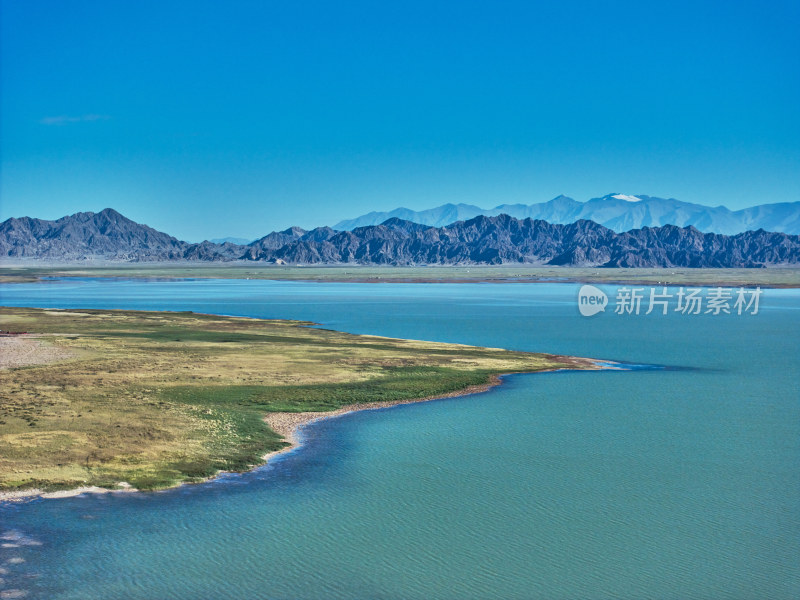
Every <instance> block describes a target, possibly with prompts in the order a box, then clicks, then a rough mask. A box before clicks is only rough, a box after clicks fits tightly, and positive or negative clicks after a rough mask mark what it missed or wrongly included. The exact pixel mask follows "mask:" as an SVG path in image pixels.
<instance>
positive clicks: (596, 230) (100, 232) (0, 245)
mask: <svg viewBox="0 0 800 600" xmlns="http://www.w3.org/2000/svg"><path fill="white" fill-rule="evenodd" d="M0 257H6V258H28V259H40V260H48V261H58V262H65V261H83V260H109V261H127V262H145V261H148V262H154V261H234V260H246V261H261V262H268V263H278V264H342V263H346V264H379V265H431V264H437V265H443V264H532V265H537V264H538V265H545V264H546V265H565V266H599V267H763V266H771V265H794V264H798V263H800V236H797V235H789V234H785V233H777V232H767V231H764V230H762V229H759V230H757V231H747V232H744V233H740V234H737V235H733V236H727V235H722V234H715V233H703V232H701V231H699V230H698V229H696V228H695V227H692V226H689V227H678V226H675V225H665V226H662V227H643V228H639V229H633V230H630V231H627V232H623V233H617V232H615V231H613V230H612V229H610V228H608V227H605V226H603V225H600V224H598V223H595V222H593V221H589V220H586V219H581V220H578V221H576V222H575V223H570V224H566V225H564V224H554V223H549V222H547V221H544V220H540V219H531V218H525V219H517V218H514V217H511V216H509V215H506V214H501V215H497V216H492V217H487V216H484V215H479V216H477V217H474V218H471V219H468V220H465V221H457V222H455V223H452V224H449V225H447V226H444V227H431V226H427V225H422V224H419V223H413V222H411V221H407V220H402V219H398V218H391V219H388V220H386V221H385V222H383V223H381V224H379V225H370V226H366V227H357V228H355V229H354V230H352V231H337V230H335V229H332V228H330V227H319V228H317V229H313V230H311V231H305V230H304V229H301V228H299V227H291V228H289V229H286V230H284V231H280V232H273V233H270V234H268V235H266V236H264V237H262V238H260V239H258V240H256V241H254V242H252V243H250V244H247V245H240V244H232V243H230V242H225V243H222V244H217V243H214V242H209V241H205V242H202V243H199V244H190V243H188V242H184V241H181V240H178V239H176V238H174V237H172V236H170V235H168V234H166V233H163V232H160V231H157V230H155V229H153V228H151V227H148V226H147V225H142V224H139V223H136V222H135V221H132V220H130V219H128V218H126V217H124V216H123V215H121V214H119V213H118V212H116V211H115V210H113V209H110V208H109V209H105V210H103V211H101V212H99V213H91V212H82V213H77V214H74V215H70V216H67V217H62V218H61V219H58V220H56V221H45V220H42V219H34V218H30V217H23V218H20V219H15V218H12V219H8V220H7V221H4V222H3V223H0Z"/></svg>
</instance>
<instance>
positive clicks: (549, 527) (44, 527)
mask: <svg viewBox="0 0 800 600" xmlns="http://www.w3.org/2000/svg"><path fill="white" fill-rule="evenodd" d="M579 287H580V286H578V285H573V284H555V283H554V284H538V283H537V284H525V283H514V284H433V283H429V284H400V283H397V284H395V283H385V284H359V283H304V282H279V281H239V280H183V281H146V280H116V279H105V280H104V279H82V280H80V279H79V280H72V279H70V280H53V281H49V282H46V283H38V284H6V285H1V286H0V304H3V305H7V306H39V307H59V308H127V309H143V310H193V311H197V312H208V313H217V314H227V315H241V316H251V317H269V318H290V319H303V320H310V321H314V322H317V323H319V324H320V325H321V326H324V327H327V328H332V329H338V330H342V331H349V332H353V333H369V334H377V335H386V336H393V337H403V338H414V339H425V340H433V341H443V342H458V343H466V344H476V345H483V346H493V347H504V348H509V349H515V350H529V351H544V352H554V353H560V354H572V355H579V356H589V357H595V358H598V359H608V360H615V361H622V362H626V363H633V364H636V365H655V366H658V367H660V368H657V369H650V368H642V369H635V370H630V371H602V372H558V373H548V374H533V375H514V376H509V377H506V378H505V379H504V383H503V385H502V386H499V387H496V388H493V389H492V390H490V391H489V392H486V393H482V394H477V395H473V396H465V397H460V398H451V399H446V400H439V401H433V402H427V403H420V404H413V405H405V406H398V407H393V408H389V409H381V410H375V411H366V412H361V413H352V414H350V415H346V416H344V417H341V418H337V419H331V420H328V421H322V422H319V423H317V424H313V425H311V426H309V427H308V428H306V430H305V431H304V440H305V443H304V445H303V446H302V447H301V448H299V449H297V450H295V451H294V452H292V453H289V454H287V455H284V456H282V457H281V458H279V459H278V460H276V461H274V462H273V463H271V464H270V465H268V466H266V467H263V468H260V469H257V470H255V471H253V472H251V473H246V474H226V475H223V476H221V477H219V478H218V479H216V480H213V481H211V482H208V483H205V484H200V485H193V486H184V487H181V488H178V489H175V490H169V491H164V492H158V493H149V494H127V495H126V494H113V495H112V494H107V495H103V496H93V495H87V496H81V497H76V498H68V499H59V500H41V499H39V500H34V501H30V502H26V503H19V504H16V503H6V504H0V537H3V538H4V539H3V540H2V541H3V544H2V547H0V569H2V570H0V579H1V580H2V581H1V582H0V590H6V591H8V590H22V591H24V592H26V593H27V595H26V598H47V599H81V600H92V599H109V598H113V599H120V600H121V599H143V600H144V599H147V600H152V599H163V600H171V599H176V600H177V599H186V600H190V599H191V600H203V599H209V600H210V599H212V598H213V599H216V598H237V599H245V600H247V599H260V600H261V599H288V598H291V599H297V600H300V599H320V600H322V599H325V600H332V599H378V598H380V599H394V598H402V599H426V600H432V599H436V598H442V599H449V598H453V599H455V598H459V599H463V598H476V599H477V598H503V599H514V598H519V599H526V600H530V599H534V598H542V599H547V600H555V599H558V598H565V599H566V598H570V599H574V598H587V599H593V598H631V599H634V598H675V599H683V600H686V599H692V598H698V599H699V598H714V599H727V598H730V599H734V598H742V599H747V598H759V599H763V598H787V599H788V598H797V597H800V567H798V564H799V563H798V557H800V290H764V293H763V295H762V296H761V299H760V307H759V312H758V314H755V315H753V314H743V315H737V314H720V315H714V314H699V315H687V314H681V313H678V312H676V311H674V310H670V312H669V314H668V315H662V314H660V311H655V312H654V313H652V314H649V315H644V314H639V315H635V314H630V315H620V314H615V313H614V312H613V311H611V310H607V311H606V312H604V313H601V314H598V315H596V316H594V317H588V318H587V317H582V316H581V315H580V314H579V312H578V308H577V294H578V288H579ZM599 287H601V288H602V289H603V290H605V291H606V292H607V293H608V295H609V297H612V298H613V297H614V296H615V295H616V294H618V292H619V289H618V288H617V287H616V286H599ZM671 292H674V290H671ZM0 594H2V591H0ZM0 597H2V596H0Z"/></svg>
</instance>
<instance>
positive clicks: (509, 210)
mask: <svg viewBox="0 0 800 600" xmlns="http://www.w3.org/2000/svg"><path fill="white" fill-rule="evenodd" d="M501 214H505V215H509V216H511V217H516V218H517V219H527V218H531V219H540V220H543V221H547V222H549V223H555V224H568V223H574V222H575V221H579V220H581V219H587V220H590V221H594V222H595V223H599V224H600V225H604V226H605V227H608V228H609V229H612V230H614V231H616V232H618V233H622V232H624V231H630V230H631V229H639V228H642V227H660V226H662V225H677V226H679V227H688V226H690V225H691V226H692V227H695V228H696V229H698V230H700V231H703V232H706V233H724V234H726V235H735V234H737V233H742V232H744V231H753V230H756V229H764V230H765V231H780V232H783V233H790V234H800V202H783V203H776V204H762V205H760V206H753V207H750V208H744V209H742V210H736V211H732V210H729V209H727V208H725V207H724V206H715V207H711V206H704V205H702V204H693V203H690V202H682V201H680V200H676V199H674V198H656V197H652V196H643V195H639V196H630V195H626V194H608V195H606V196H603V197H602V198H593V199H591V200H589V201H587V202H578V201H577V200H573V199H572V198H569V197H567V196H558V197H556V198H553V199H552V200H550V201H548V202H541V203H538V204H501V205H499V206H495V207H494V208H490V209H483V208H479V207H477V206H474V205H472V204H443V205H442V206H437V207H436V208H431V209H428V210H421V211H413V210H409V209H407V208H397V209H395V210H392V211H389V212H371V213H368V214H366V215H363V216H360V217H357V218H355V219H348V220H345V221H340V222H339V223H337V224H336V225H334V226H333V228H334V229H338V230H352V229H355V228H357V227H366V226H369V225H379V224H381V223H383V222H384V221H386V220H387V219H392V218H398V219H403V220H405V221H412V222H413V223H420V224H422V225H430V226H432V227H444V226H445V225H450V224H451V223H455V222H456V221H465V220H468V219H472V218H473V217H477V216H479V215H485V216H497V215H501Z"/></svg>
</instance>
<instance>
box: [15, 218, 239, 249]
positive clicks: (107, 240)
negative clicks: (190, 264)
mask: <svg viewBox="0 0 800 600" xmlns="http://www.w3.org/2000/svg"><path fill="white" fill-rule="evenodd" d="M243 252H244V247H242V246H237V245H235V244H229V243H225V244H214V243H212V242H203V243H201V244H189V243H187V242H182V241H180V240H178V239H176V238H174V237H172V236H170V235H167V234H166V233H162V232H161V231H157V230H155V229H153V228H152V227H148V226H147V225H141V224H139V223H136V222H135V221H131V220H130V219H128V218H126V217H124V216H122V215H121V214H119V213H118V212H117V211H115V210H113V209H111V208H107V209H105V210H103V211H101V212H99V213H92V212H83V213H76V214H74V215H70V216H67V217H62V218H60V219H58V220H56V221H45V220H42V219H32V218H30V217H23V218H21V219H13V218H12V219H8V220H7V221H4V222H3V223H0V257H3V256H5V257H14V258H37V259H46V260H53V261H56V260H57V261H71V260H86V259H102V260H122V261H165V260H182V259H187V260H206V261H214V260H232V259H235V258H239V257H240V256H241V255H242V254H243Z"/></svg>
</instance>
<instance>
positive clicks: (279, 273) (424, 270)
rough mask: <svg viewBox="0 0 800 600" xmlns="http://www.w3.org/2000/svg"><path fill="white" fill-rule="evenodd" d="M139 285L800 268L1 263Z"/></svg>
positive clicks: (761, 281)
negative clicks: (166, 282) (181, 281)
mask: <svg viewBox="0 0 800 600" xmlns="http://www.w3.org/2000/svg"><path fill="white" fill-rule="evenodd" d="M73 277H77V278H84V277H86V278H110V279H133V280H136V279H140V280H142V281H148V280H156V281H159V280H160V281H179V280H184V279H233V280H267V281H295V282H328V283H361V284H364V283H453V284H458V283H495V284H503V283H568V284H582V283H592V284H605V285H650V286H657V285H667V286H681V285H683V286H701V287H757V286H758V287H762V288H773V289H793V288H800V265H774V266H770V267H767V268H764V269H755V268H710V267H708V268H690V267H659V268H647V267H641V268H634V267H631V268H616V267H612V268H607V267H557V266H552V265H551V266H548V265H531V264H503V265H425V266H388V267H387V266H375V265H350V264H347V265H345V264H336V265H333V264H331V265H304V266H301V265H286V266H277V265H262V264H253V263H229V264H225V265H217V264H196V263H159V262H156V263H148V264H147V265H144V266H143V265H142V264H140V263H137V264H131V263H113V262H112V263H100V264H98V263H92V264H81V263H63V264H62V263H46V262H45V263H43V264H38V263H36V262H14V261H0V283H9V284H11V283H43V282H45V281H47V280H48V279H50V278H59V279H61V278H63V279H70V278H73Z"/></svg>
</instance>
